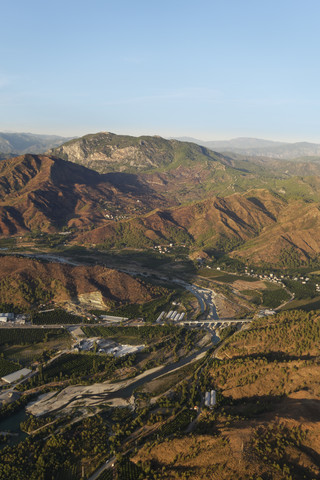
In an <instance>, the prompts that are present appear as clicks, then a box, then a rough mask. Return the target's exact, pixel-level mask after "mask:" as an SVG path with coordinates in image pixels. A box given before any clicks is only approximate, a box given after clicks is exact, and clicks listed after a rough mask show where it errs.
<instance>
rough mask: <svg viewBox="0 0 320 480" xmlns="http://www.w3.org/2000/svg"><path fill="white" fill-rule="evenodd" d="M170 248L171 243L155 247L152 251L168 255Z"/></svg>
mask: <svg viewBox="0 0 320 480" xmlns="http://www.w3.org/2000/svg"><path fill="white" fill-rule="evenodd" d="M172 247H173V243H169V245H155V246H154V249H155V250H158V252H159V253H169V252H170V248H172Z"/></svg>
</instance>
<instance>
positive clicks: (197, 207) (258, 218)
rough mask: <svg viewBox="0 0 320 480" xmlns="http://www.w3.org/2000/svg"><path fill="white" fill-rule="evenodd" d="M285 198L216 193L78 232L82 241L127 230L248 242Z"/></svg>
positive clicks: (199, 240) (148, 235)
mask: <svg viewBox="0 0 320 480" xmlns="http://www.w3.org/2000/svg"><path fill="white" fill-rule="evenodd" d="M283 207H284V202H282V201H281V200H279V199H277V198H276V197H273V196H272V195H271V194H270V193H268V192H265V191H261V192H260V191H258V192H255V196H250V197H246V196H244V195H239V194H234V195H231V196H229V197H226V198H217V197H213V198H210V199H207V200H204V201H201V202H198V203H195V204H192V205H188V206H183V207H173V208H171V209H162V210H157V211H154V212H151V213H149V214H147V215H144V216H141V217H139V219H132V220H128V221H125V222H122V223H121V224H119V223H115V222H109V224H108V225H106V226H104V227H101V228H98V229H95V230H92V231H91V232H88V233H84V234H81V235H79V236H78V238H77V241H78V242H84V243H86V242H88V243H103V242H105V241H106V240H108V241H109V242H111V244H112V242H115V241H118V240H119V238H121V235H122V234H123V232H124V231H125V233H126V235H128V232H129V234H130V232H131V235H132V236H133V235H137V232H140V237H141V242H142V241H143V238H144V239H145V240H146V239H152V240H153V241H158V242H161V241H164V240H165V241H174V242H175V243H179V242H180V243H181V242H182V243H183V242H184V241H186V240H190V241H193V242H195V243H196V244H197V245H199V246H201V247H211V246H215V245H216V244H217V242H219V240H220V239H221V237H223V238H231V239H234V240H235V241H237V242H244V241H246V240H248V239H250V238H253V237H255V236H257V235H258V234H259V233H260V231H261V230H262V229H263V228H264V227H265V226H266V225H273V224H274V223H275V222H276V216H277V215H278V212H279V210H281V209H282V208H283Z"/></svg>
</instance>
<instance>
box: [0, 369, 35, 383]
mask: <svg viewBox="0 0 320 480" xmlns="http://www.w3.org/2000/svg"><path fill="white" fill-rule="evenodd" d="M31 372H32V370H30V369H29V368H22V369H21V370H17V371H16V372H13V373H10V375H6V376H5V377H2V378H1V380H2V381H3V382H6V383H14V382H17V381H18V380H21V378H23V377H26V376H27V375H29V373H31Z"/></svg>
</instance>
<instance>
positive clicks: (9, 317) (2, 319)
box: [0, 313, 14, 322]
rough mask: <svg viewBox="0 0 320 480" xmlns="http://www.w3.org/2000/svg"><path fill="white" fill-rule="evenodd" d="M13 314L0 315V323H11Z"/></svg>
mask: <svg viewBox="0 0 320 480" xmlns="http://www.w3.org/2000/svg"><path fill="white" fill-rule="evenodd" d="M13 320H14V313H0V322H12V321H13Z"/></svg>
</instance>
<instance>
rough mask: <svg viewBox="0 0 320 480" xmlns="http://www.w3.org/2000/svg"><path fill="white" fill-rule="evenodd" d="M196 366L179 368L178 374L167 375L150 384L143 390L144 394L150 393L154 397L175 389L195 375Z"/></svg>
mask: <svg viewBox="0 0 320 480" xmlns="http://www.w3.org/2000/svg"><path fill="white" fill-rule="evenodd" d="M194 369H195V365H186V366H185V367H182V368H179V370H177V371H176V372H173V373H170V374H168V375H165V376H163V377H161V378H157V379H156V380H153V381H152V382H148V383H147V384H146V385H144V386H143V388H142V389H141V391H142V392H146V393H150V394H151V395H152V396H153V397H156V396H158V395H161V394H162V393H164V392H166V391H168V390H170V389H171V388H173V387H175V386H176V385H177V384H178V383H180V382H181V381H183V380H185V379H186V378H187V377H188V376H189V375H191V374H192V373H193V371H194Z"/></svg>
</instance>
